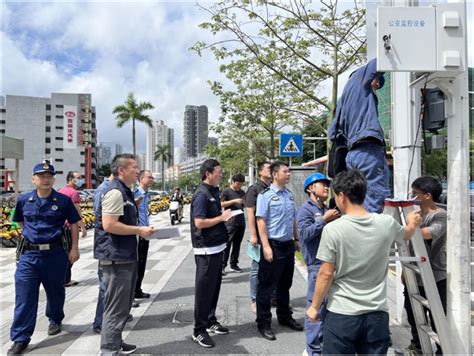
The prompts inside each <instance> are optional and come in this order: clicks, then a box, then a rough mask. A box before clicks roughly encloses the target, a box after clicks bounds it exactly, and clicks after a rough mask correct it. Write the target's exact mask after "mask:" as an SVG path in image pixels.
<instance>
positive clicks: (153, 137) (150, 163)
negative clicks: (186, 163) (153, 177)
mask: <svg viewBox="0 0 474 356" xmlns="http://www.w3.org/2000/svg"><path fill="white" fill-rule="evenodd" d="M164 145H169V147H170V149H169V154H170V156H171V157H169V159H168V162H165V170H166V169H167V168H168V167H170V166H172V165H174V130H173V129H171V128H169V127H168V126H166V125H165V123H164V121H163V120H157V121H155V122H154V124H153V127H151V128H148V132H147V139H146V165H145V166H146V169H148V170H150V171H151V172H153V173H154V174H161V168H162V159H161V158H160V159H157V160H155V159H154V157H155V152H156V147H157V146H164Z"/></svg>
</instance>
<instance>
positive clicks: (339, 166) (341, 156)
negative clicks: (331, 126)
mask: <svg viewBox="0 0 474 356" xmlns="http://www.w3.org/2000/svg"><path fill="white" fill-rule="evenodd" d="M336 120H337V121H336V131H335V132H336V137H335V138H334V140H332V146H331V150H330V151H329V157H328V176H329V177H331V178H334V177H335V176H336V175H337V174H338V173H339V172H342V171H345V170H346V169H347V166H346V156H347V152H348V149H347V140H346V138H345V137H344V135H338V133H339V117H338V118H337V119H336Z"/></svg>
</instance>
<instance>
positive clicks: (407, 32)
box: [377, 3, 467, 72]
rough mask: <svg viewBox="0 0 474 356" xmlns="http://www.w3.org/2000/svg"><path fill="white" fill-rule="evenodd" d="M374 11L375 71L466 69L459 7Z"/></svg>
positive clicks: (440, 6)
mask: <svg viewBox="0 0 474 356" xmlns="http://www.w3.org/2000/svg"><path fill="white" fill-rule="evenodd" d="M377 10H378V11H377V70H379V71H381V72H461V71H464V70H465V69H466V62H465V61H466V35H467V31H466V22H465V13H464V5H463V4H454V3H453V4H451V3H449V4H438V5H436V6H433V7H379V8H378V9H377Z"/></svg>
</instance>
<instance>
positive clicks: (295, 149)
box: [280, 134, 303, 157]
mask: <svg viewBox="0 0 474 356" xmlns="http://www.w3.org/2000/svg"><path fill="white" fill-rule="evenodd" d="M302 155H303V135H301V134H280V156H281V157H300V156H302Z"/></svg>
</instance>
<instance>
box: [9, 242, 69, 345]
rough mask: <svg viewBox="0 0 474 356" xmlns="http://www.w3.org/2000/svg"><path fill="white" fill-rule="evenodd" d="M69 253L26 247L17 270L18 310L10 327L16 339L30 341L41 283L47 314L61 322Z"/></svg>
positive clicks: (16, 308) (50, 318) (16, 294)
mask: <svg viewBox="0 0 474 356" xmlns="http://www.w3.org/2000/svg"><path fill="white" fill-rule="evenodd" d="M67 263H68V256H67V254H66V252H65V251H64V249H62V248H57V249H55V250H52V251H25V252H24V253H23V254H22V255H21V256H20V260H19V262H18V265H17V268H16V272H15V312H14V316H13V324H12V326H11V329H10V338H11V340H12V341H14V342H30V340H31V336H32V335H33V332H34V330H35V326H36V315H37V314H38V298H39V288H40V284H43V287H44V290H45V292H46V298H47V304H46V317H47V318H48V319H49V322H50V323H55V324H58V325H60V324H61V322H62V321H63V319H64V300H65V297H66V292H65V289H64V277H65V275H66V269H67Z"/></svg>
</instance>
